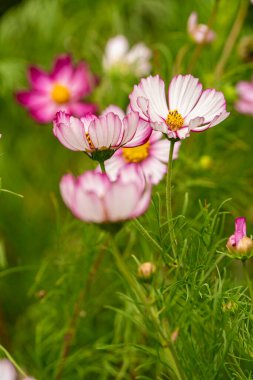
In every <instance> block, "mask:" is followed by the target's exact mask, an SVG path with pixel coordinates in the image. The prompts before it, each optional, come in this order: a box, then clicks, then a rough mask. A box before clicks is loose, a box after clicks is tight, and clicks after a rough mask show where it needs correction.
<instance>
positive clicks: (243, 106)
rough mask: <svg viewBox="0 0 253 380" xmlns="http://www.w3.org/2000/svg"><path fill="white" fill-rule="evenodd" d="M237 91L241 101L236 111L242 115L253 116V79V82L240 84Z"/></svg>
mask: <svg viewBox="0 0 253 380" xmlns="http://www.w3.org/2000/svg"><path fill="white" fill-rule="evenodd" d="M236 90H237V92H238V95H239V99H238V101H237V102H236V104H235V108H236V110H237V111H238V112H240V113H245V114H248V115H253V78H252V81H251V82H246V81H241V82H239V83H238V84H237V86H236Z"/></svg>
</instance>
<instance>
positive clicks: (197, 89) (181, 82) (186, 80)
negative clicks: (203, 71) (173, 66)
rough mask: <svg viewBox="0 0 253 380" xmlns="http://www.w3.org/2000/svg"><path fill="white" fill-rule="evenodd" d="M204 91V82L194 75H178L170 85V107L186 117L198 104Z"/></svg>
mask: <svg viewBox="0 0 253 380" xmlns="http://www.w3.org/2000/svg"><path fill="white" fill-rule="evenodd" d="M201 93H202V84H201V83H200V82H199V80H198V78H194V77H193V76H192V75H177V76H176V77H174V78H173V79H172V81H171V83H170V86H169V94H168V97H169V108H170V110H172V111H174V110H177V111H178V112H179V113H180V114H181V115H182V116H183V117H185V116H186V115H187V114H188V113H189V112H190V111H191V110H192V109H193V107H194V106H195V105H196V103H197V101H198V100H199V97H200V95H201Z"/></svg>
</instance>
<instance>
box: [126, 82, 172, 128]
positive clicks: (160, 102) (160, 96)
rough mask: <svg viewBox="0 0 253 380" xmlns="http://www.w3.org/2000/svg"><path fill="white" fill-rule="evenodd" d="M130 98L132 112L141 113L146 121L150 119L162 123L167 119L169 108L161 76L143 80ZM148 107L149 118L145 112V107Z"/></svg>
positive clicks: (135, 87)
mask: <svg viewBox="0 0 253 380" xmlns="http://www.w3.org/2000/svg"><path fill="white" fill-rule="evenodd" d="M129 98H130V104H131V108H132V110H133V111H136V112H139V114H140V117H141V118H143V119H144V120H148V119H150V120H151V121H152V122H158V123H161V122H162V121H163V120H164V119H166V117H167V115H168V107H167V104H166V98H165V85H164V82H163V80H162V79H161V78H160V77H159V75H156V76H154V77H152V76H149V77H147V78H145V79H142V80H141V81H140V83H139V85H138V86H136V85H135V86H134V89H133V92H132V93H131V94H130V95H129ZM138 98H143V99H138ZM145 99H146V100H147V101H148V103H147V101H146V100H145ZM147 106H148V116H149V117H147V115H146V114H145V113H144V112H143V107H147Z"/></svg>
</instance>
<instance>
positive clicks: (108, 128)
mask: <svg viewBox="0 0 253 380" xmlns="http://www.w3.org/2000/svg"><path fill="white" fill-rule="evenodd" d="M121 130H122V122H121V120H120V118H119V117H118V116H117V115H115V114H114V113H112V112H110V113H108V114H107V115H105V116H100V117H99V118H97V119H95V120H94V121H93V122H92V123H91V125H90V127H89V135H90V138H91V140H92V142H93V144H94V146H95V147H96V148H97V149H100V148H103V147H106V148H116V147H118V146H119V145H118V140H119V138H120V135H121Z"/></svg>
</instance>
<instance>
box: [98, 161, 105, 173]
mask: <svg viewBox="0 0 253 380" xmlns="http://www.w3.org/2000/svg"><path fill="white" fill-rule="evenodd" d="M99 165H100V168H101V171H102V173H106V170H105V162H104V161H99Z"/></svg>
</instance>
